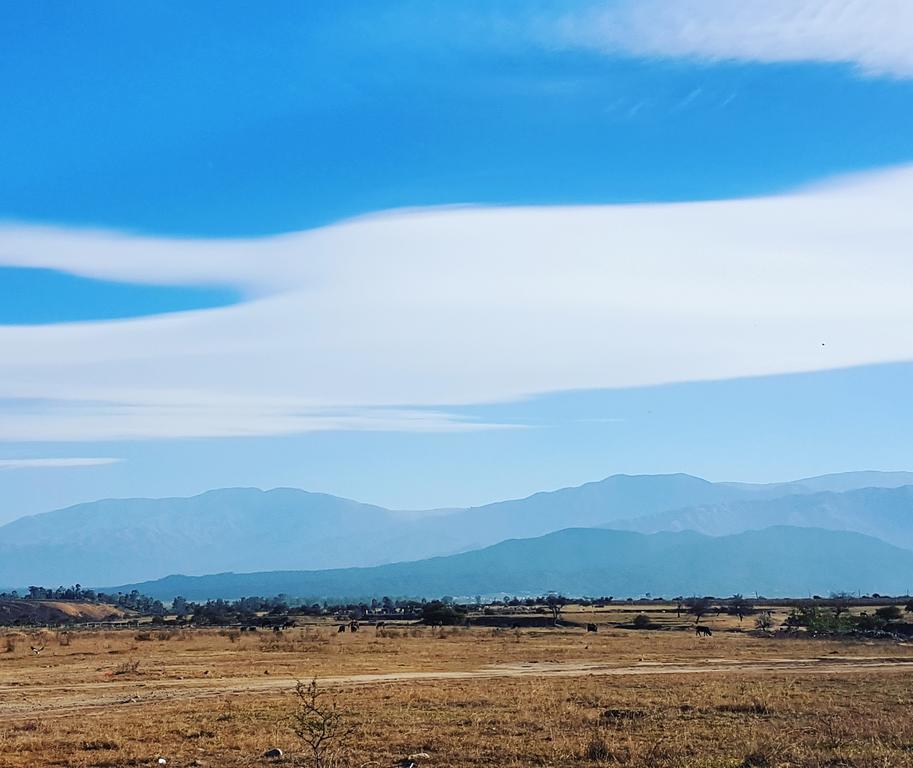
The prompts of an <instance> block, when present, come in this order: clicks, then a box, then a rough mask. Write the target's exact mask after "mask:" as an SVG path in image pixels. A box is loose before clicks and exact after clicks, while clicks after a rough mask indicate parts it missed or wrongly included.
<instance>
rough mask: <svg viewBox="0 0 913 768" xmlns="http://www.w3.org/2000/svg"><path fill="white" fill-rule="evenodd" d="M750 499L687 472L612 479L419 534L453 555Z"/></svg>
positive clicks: (486, 510) (423, 525)
mask: <svg viewBox="0 0 913 768" xmlns="http://www.w3.org/2000/svg"><path fill="white" fill-rule="evenodd" d="M749 495H750V493H749V492H747V491H745V490H743V489H740V488H730V487H727V486H725V485H722V484H717V483H710V482H708V481H707V480H702V479H701V478H699V477H693V476H691V475H685V474H675V475H613V476H611V477H607V478H606V479H605V480H600V481H598V482H594V483H586V484H584V485H581V486H577V487H574V488H562V489H560V490H557V491H544V492H542V493H536V494H533V495H532V496H528V497H526V498H524V499H515V500H511V501H501V502H496V503H494V504H486V505H484V506H481V507H471V508H469V509H466V510H462V511H461V512H459V513H457V514H455V515H449V516H445V517H439V518H435V519H431V520H424V521H420V522H419V523H418V524H417V526H416V528H415V529H414V533H415V534H418V535H419V536H421V537H426V536H427V537H435V538H437V539H438V540H440V541H442V542H447V543H448V544H449V547H450V551H455V550H456V549H457V548H461V549H469V548H478V547H481V546H486V545H488V544H494V543H496V542H498V541H503V540H504V539H508V538H518V537H530V536H540V535H542V534H545V533H551V532H552V531H557V530H561V529H563V528H568V527H580V528H583V527H590V526H598V525H600V524H601V523H605V522H607V521H610V520H613V519H621V518H627V517H632V516H640V515H649V514H653V513H657V512H660V511H663V510H669V509H675V508H678V507H682V506H686V505H688V506H690V505H696V504H712V503H719V502H723V501H728V500H730V499H736V498H742V497H745V496H749ZM685 499H687V500H688V501H683V500H685ZM441 551H446V549H445V550H441Z"/></svg>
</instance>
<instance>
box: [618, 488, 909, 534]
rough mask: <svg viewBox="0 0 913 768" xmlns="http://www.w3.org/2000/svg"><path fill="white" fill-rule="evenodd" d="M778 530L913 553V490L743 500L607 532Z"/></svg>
mask: <svg viewBox="0 0 913 768" xmlns="http://www.w3.org/2000/svg"><path fill="white" fill-rule="evenodd" d="M772 525H794V526H804V527H810V528H828V529H831V530H837V531H856V532H858V533H864V534H867V535H869V536H875V537H877V538H880V539H884V540H885V541H887V542H889V543H891V544H895V545H897V546H899V547H905V548H907V549H913V485H905V486H901V487H899V488H860V489H856V490H851V491H846V492H844V493H831V492H826V493H813V494H808V495H793V496H783V497H780V498H774V499H763V500H745V499H742V500H735V501H729V502H726V503H723V504H710V505H703V506H696V507H688V508H685V509H678V510H672V511H668V512H661V513H659V514H657V515H651V516H648V517H638V518H634V519H632V520H616V521H613V522H609V523H606V526H605V527H608V528H617V529H622V530H630V531H639V532H641V533H655V532H657V531H685V530H690V531H697V532H699V533H706V534H709V535H711V536H721V535H724V534H731V533H738V532H740V531H745V530H750V529H758V528H767V527H769V526H772Z"/></svg>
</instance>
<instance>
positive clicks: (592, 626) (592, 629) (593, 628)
mask: <svg viewBox="0 0 913 768" xmlns="http://www.w3.org/2000/svg"><path fill="white" fill-rule="evenodd" d="M586 631H587V632H598V631H599V627H597V626H596V625H595V624H587V625H586Z"/></svg>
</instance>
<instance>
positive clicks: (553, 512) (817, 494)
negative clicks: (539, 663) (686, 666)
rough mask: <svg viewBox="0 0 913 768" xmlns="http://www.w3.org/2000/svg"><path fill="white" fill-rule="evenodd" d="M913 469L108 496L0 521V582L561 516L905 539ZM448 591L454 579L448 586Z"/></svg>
mask: <svg viewBox="0 0 913 768" xmlns="http://www.w3.org/2000/svg"><path fill="white" fill-rule="evenodd" d="M911 486H913V473H904V472H890V473H879V472H859V473H844V474H839V475H826V476H821V477H815V478H807V479H803V480H798V481H794V482H789V483H777V484H770V485H756V484H746V483H711V482H708V481H706V480H703V479H701V478H697V477H692V476H690V475H684V474H675V475H614V476H611V477H608V478H606V479H604V480H601V481H599V482H593V483H587V484H585V485H581V486H579V487H574V488H564V489H560V490H557V491H550V492H543V493H537V494H534V495H532V496H529V497H527V498H525V499H517V500H511V501H503V502H496V503H493V504H487V505H484V506H480V507H471V508H466V509H454V510H434V511H428V512H426V513H405V512H398V511H393V510H389V509H385V508H383V507H379V506H374V505H370V504H363V503H361V502H356V501H351V500H348V499H342V498H338V497H335V496H330V495H327V494H320V493H309V492H306V491H302V490H297V489H291V488H279V489H274V490H270V491H261V490H258V489H254V488H229V489H221V490H214V491H209V492H207V493H203V494H201V495H199V496H194V497H190V498H167V499H108V500H102V501H97V502H91V503H87V504H79V505H76V506H73V507H68V508H66V509H61V510H56V511H53V512H47V513H44V514H40V515H33V516H30V517H24V518H20V519H18V520H15V521H13V522H11V523H8V524H6V525H4V526H2V527H0V584H6V585H17V586H25V585H28V584H44V585H56V584H69V583H74V582H79V583H82V584H92V585H104V584H124V583H136V582H140V581H148V580H153V579H158V578H160V577H163V576H167V575H169V574H176V573H182V574H188V575H204V574H210V573H221V572H225V571H232V572H253V571H275V570H308V571H312V570H326V569H339V568H349V567H367V566H375V565H383V564H390V563H396V562H407V561H408V562H411V561H416V560H421V559H425V558H430V557H435V556H443V555H452V554H459V553H464V552H469V551H472V550H478V549H480V548H484V547H489V546H491V545H493V544H497V543H499V542H502V541H504V540H506V539H520V538H522V539H528V538H535V537H540V536H543V535H545V534H550V533H554V532H556V531H559V530H563V529H567V528H598V527H608V528H613V529H625V530H629V531H634V532H640V533H655V532H661V531H681V530H695V531H697V532H700V533H705V534H712V535H719V534H735V533H741V532H744V531H748V530H753V529H759V528H767V527H770V526H777V525H790V526H799V527H819V528H826V529H834V530H840V531H849V532H857V533H863V534H866V535H869V536H874V537H876V538H880V539H883V540H885V541H886V542H888V543H891V544H895V545H899V546H905V547H913V535H911V529H913V525H911V521H913V488H911ZM447 591H451V590H447Z"/></svg>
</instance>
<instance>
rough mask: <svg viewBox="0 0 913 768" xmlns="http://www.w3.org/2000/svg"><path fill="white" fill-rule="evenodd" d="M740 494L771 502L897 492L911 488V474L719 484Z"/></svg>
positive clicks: (853, 474)
mask: <svg viewBox="0 0 913 768" xmlns="http://www.w3.org/2000/svg"><path fill="white" fill-rule="evenodd" d="M721 485H726V486H729V487H732V488H737V489H739V490H744V491H751V492H753V493H754V495H755V496H757V497H764V498H774V497H778V496H789V495H793V494H799V493H821V492H823V491H834V492H836V493H842V492H843V491H851V490H854V489H856V488H899V487H900V486H902V485H913V472H878V471H875V470H865V471H862V472H837V473H834V474H830V475H818V476H816V477H804V478H801V479H799V480H792V481H790V482H787V483H721Z"/></svg>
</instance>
